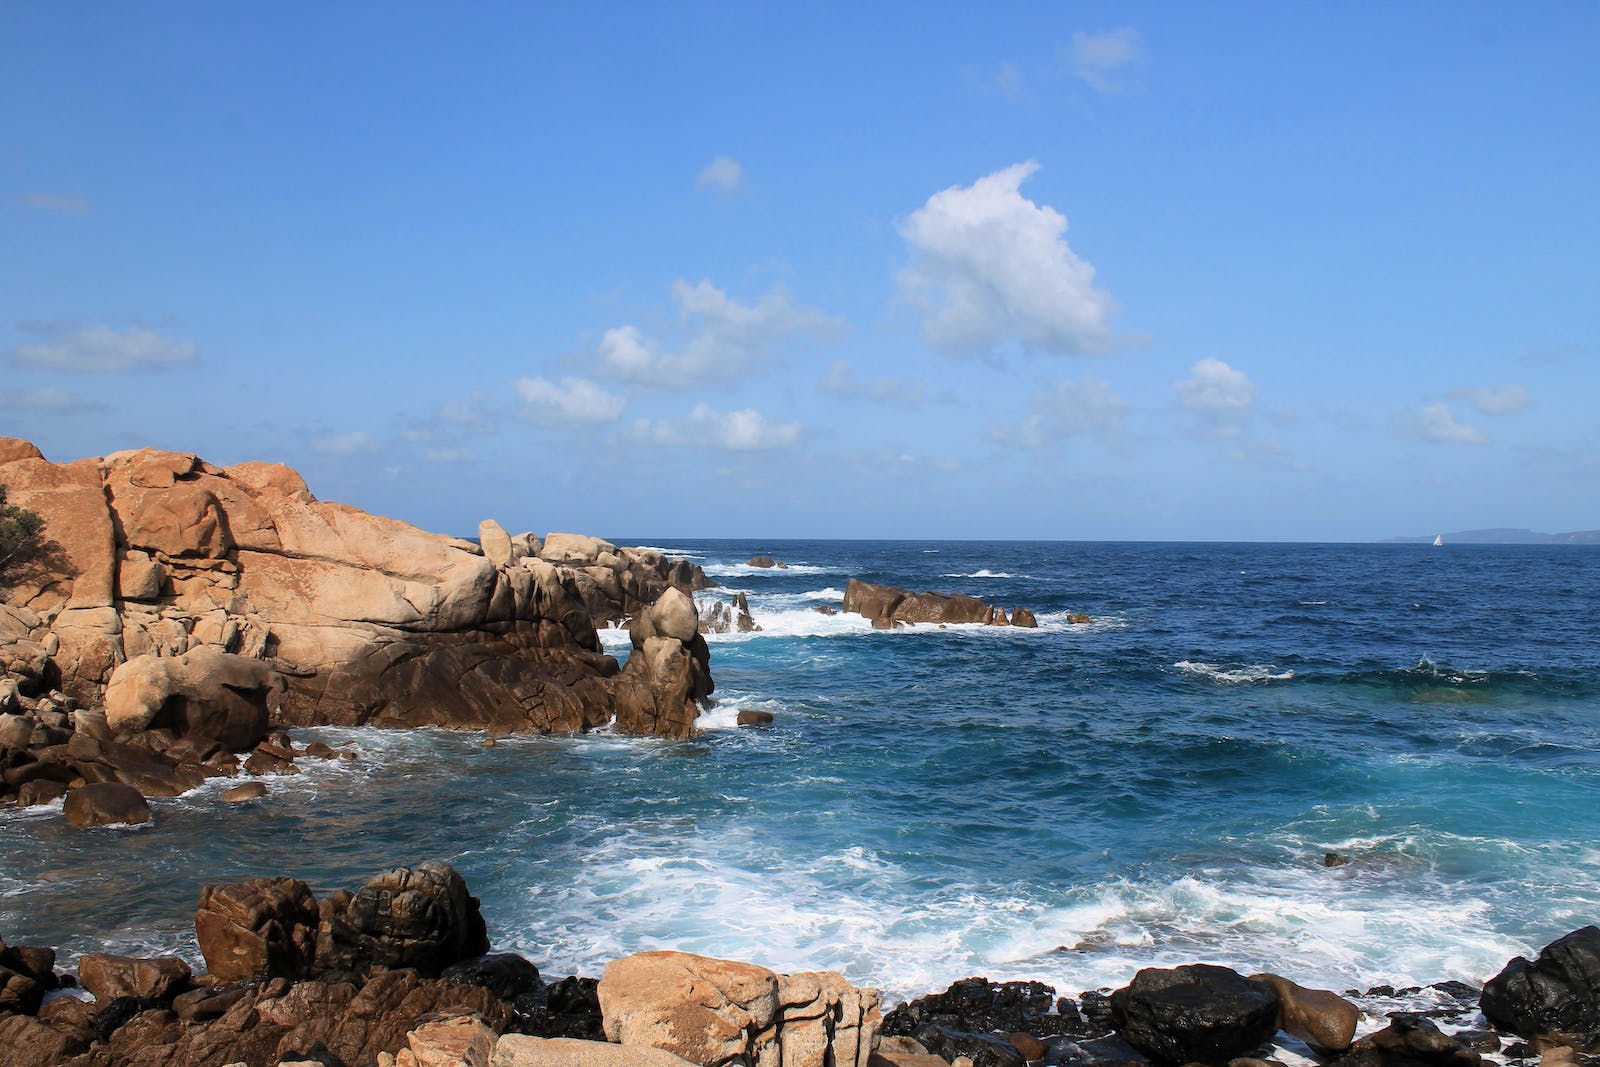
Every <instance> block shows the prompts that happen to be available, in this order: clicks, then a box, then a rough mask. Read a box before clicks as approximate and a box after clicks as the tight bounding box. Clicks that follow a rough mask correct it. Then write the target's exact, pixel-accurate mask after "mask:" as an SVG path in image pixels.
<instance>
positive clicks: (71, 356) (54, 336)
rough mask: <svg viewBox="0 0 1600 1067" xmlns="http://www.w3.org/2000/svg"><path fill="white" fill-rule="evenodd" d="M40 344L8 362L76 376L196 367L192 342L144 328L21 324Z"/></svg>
mask: <svg viewBox="0 0 1600 1067" xmlns="http://www.w3.org/2000/svg"><path fill="white" fill-rule="evenodd" d="M22 329H23V330H25V331H27V332H29V333H32V334H35V335H37V336H39V337H40V338H42V339H41V340H39V341H35V342H33V343H31V344H23V345H18V346H17V347H15V348H13V349H12V350H11V352H10V353H9V358H10V359H11V362H13V363H17V364H20V365H22V366H25V367H40V368H43V369H45V370H60V371H75V372H80V373H88V374H94V373H108V372H112V371H123V370H132V369H135V368H143V367H150V368H155V367H182V366H189V365H191V364H194V363H196V362H198V361H199V352H198V350H197V349H196V347H195V343H194V342H193V341H180V340H176V339H174V338H171V337H163V336H162V335H161V334H159V333H157V332H156V331H154V330H152V329H149V328H147V327H144V326H127V327H124V328H122V329H117V328H115V327H111V326H81V325H78V324H77V323H71V322H56V323H46V324H27V323H25V324H23V326H22Z"/></svg>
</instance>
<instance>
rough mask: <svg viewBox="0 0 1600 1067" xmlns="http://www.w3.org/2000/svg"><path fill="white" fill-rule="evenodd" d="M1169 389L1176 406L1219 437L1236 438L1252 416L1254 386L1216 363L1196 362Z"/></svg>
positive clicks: (1215, 360)
mask: <svg viewBox="0 0 1600 1067" xmlns="http://www.w3.org/2000/svg"><path fill="white" fill-rule="evenodd" d="M1172 388H1173V389H1174V390H1175V391H1176V392H1177V394H1178V406H1179V407H1181V408H1183V409H1184V410H1186V411H1190V412H1193V413H1194V414H1195V415H1198V416H1199V417H1200V419H1201V420H1202V421H1203V422H1204V423H1205V424H1206V425H1207V426H1208V427H1209V429H1210V430H1211V432H1213V433H1215V434H1217V435H1219V436H1223V437H1228V436H1233V435H1236V434H1237V433H1238V432H1239V429H1240V427H1241V426H1243V425H1244V424H1245V423H1247V422H1249V421H1250V419H1251V417H1252V416H1253V415H1254V413H1255V404H1256V387H1255V384H1254V383H1253V382H1251V381H1250V378H1249V376H1247V375H1246V374H1245V373H1244V372H1243V371H1239V370H1234V369H1233V368H1232V367H1230V366H1228V365H1227V364H1226V363H1224V362H1222V360H1220V359H1211V358H1207V359H1202V360H1200V361H1199V362H1198V363H1196V364H1195V365H1194V366H1193V367H1191V368H1189V377H1187V378H1182V379H1180V380H1178V381H1176V382H1174V383H1173V384H1172Z"/></svg>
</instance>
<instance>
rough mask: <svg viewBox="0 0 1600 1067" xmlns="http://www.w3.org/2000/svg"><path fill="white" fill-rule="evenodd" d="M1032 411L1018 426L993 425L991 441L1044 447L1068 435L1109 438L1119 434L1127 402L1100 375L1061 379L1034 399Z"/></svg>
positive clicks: (1121, 429)
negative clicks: (1056, 386) (1068, 379)
mask: <svg viewBox="0 0 1600 1067" xmlns="http://www.w3.org/2000/svg"><path fill="white" fill-rule="evenodd" d="M1032 408H1033V412H1032V414H1030V415H1029V416H1028V417H1027V418H1026V419H1024V420H1023V422H1022V423H1021V425H1019V426H1015V427H1011V426H1003V427H996V428H995V429H993V430H991V431H990V433H989V438H990V440H993V441H999V442H1001V443H1008V444H1020V445H1023V446H1025V447H1027V448H1044V447H1046V446H1047V445H1053V444H1057V443H1059V442H1061V441H1064V440H1066V439H1068V438H1071V437H1091V438H1099V439H1101V440H1112V439H1115V438H1118V437H1120V436H1121V435H1122V431H1123V420H1124V418H1125V416H1126V415H1127V413H1128V411H1129V408H1130V405H1129V404H1128V402H1127V401H1126V400H1124V399H1122V398H1121V397H1120V396H1117V395H1116V394H1115V393H1113V392H1112V391H1111V386H1110V385H1109V384H1108V383H1107V382H1104V381H1102V380H1100V379H1099V378H1093V377H1086V378H1083V379H1082V380H1081V381H1075V382H1070V381H1069V382H1062V383H1061V385H1060V386H1059V387H1058V388H1056V389H1052V390H1050V391H1048V392H1043V393H1038V394H1036V395H1035V396H1034V398H1033V403H1032Z"/></svg>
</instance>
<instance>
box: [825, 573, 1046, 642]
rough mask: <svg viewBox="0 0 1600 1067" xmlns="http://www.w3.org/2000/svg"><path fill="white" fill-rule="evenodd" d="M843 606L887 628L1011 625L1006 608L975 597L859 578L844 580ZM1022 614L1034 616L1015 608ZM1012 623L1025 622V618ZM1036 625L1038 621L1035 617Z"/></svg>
mask: <svg viewBox="0 0 1600 1067" xmlns="http://www.w3.org/2000/svg"><path fill="white" fill-rule="evenodd" d="M844 610H845V611H849V612H854V613H856V614H857V615H861V616H863V617H864V618H866V619H867V620H868V621H870V622H871V623H872V626H873V628H874V629H877V630H887V629H891V628H893V627H895V626H904V625H910V624H912V623H936V624H941V625H949V624H952V623H971V624H978V625H983V626H1010V625H1013V622H1012V619H1011V618H1009V617H1007V615H1006V613H1005V610H1004V609H1002V608H1000V607H997V606H995V605H993V604H985V603H984V602H983V601H981V600H979V599H978V598H977V597H970V596H961V595H959V594H951V593H932V592H922V593H912V592H909V591H908V590H905V589H899V588H896V587H895V586H892V585H873V584H872V583H870V582H863V581H862V580H861V579H859V578H851V579H850V580H849V581H848V582H846V583H845V589H844ZM1016 611H1018V612H1022V613H1023V618H1025V619H1033V614H1032V612H1029V611H1028V610H1027V609H1026V608H1018V609H1016ZM1015 625H1022V626H1027V625H1028V624H1027V623H1026V622H1023V623H1017V624H1015ZM1033 625H1034V626H1037V625H1038V621H1037V620H1034V621H1033Z"/></svg>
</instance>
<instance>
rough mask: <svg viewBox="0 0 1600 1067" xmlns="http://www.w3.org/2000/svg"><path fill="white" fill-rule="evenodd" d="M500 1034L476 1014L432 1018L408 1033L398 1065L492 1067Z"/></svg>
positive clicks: (410, 1066)
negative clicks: (491, 1063)
mask: <svg viewBox="0 0 1600 1067" xmlns="http://www.w3.org/2000/svg"><path fill="white" fill-rule="evenodd" d="M496 1036H497V1035H496V1034H495V1032H494V1031H493V1030H491V1029H490V1028H489V1027H488V1025H487V1024H485V1023H484V1021H483V1020H482V1019H480V1018H478V1017H477V1016H476V1015H472V1014H461V1015H447V1016H444V1017H442V1018H433V1019H429V1020H427V1021H425V1022H423V1023H422V1025H420V1026H418V1027H417V1028H416V1029H414V1030H412V1031H410V1032H409V1033H407V1034H406V1047H405V1048H404V1049H402V1050H401V1051H400V1053H399V1055H398V1056H396V1057H395V1060H396V1064H397V1067H489V1058H490V1057H491V1056H492V1055H494V1046H495V1040H496Z"/></svg>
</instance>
